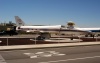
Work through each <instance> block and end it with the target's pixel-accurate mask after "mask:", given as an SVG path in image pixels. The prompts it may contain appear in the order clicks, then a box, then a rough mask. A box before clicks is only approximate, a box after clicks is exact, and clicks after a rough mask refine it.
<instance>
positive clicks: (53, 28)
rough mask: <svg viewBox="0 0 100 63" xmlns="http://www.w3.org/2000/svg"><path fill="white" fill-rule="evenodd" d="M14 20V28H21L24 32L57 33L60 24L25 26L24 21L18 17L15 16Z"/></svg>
mask: <svg viewBox="0 0 100 63" xmlns="http://www.w3.org/2000/svg"><path fill="white" fill-rule="evenodd" d="M15 21H16V24H17V27H16V30H22V31H26V32H49V33H58V32H59V29H60V28H61V25H52V26H25V23H24V22H23V21H22V20H21V19H20V18H19V17H18V16H15Z"/></svg>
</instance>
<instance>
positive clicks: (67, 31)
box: [15, 16, 100, 36]
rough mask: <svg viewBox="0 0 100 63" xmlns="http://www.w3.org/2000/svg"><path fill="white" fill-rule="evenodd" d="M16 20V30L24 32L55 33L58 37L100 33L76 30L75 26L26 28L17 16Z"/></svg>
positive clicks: (96, 29)
mask: <svg viewBox="0 0 100 63" xmlns="http://www.w3.org/2000/svg"><path fill="white" fill-rule="evenodd" d="M15 20H16V23H17V27H16V30H22V31H26V32H42V33H43V32H49V33H55V34H58V35H65V36H67V35H69V36H73V35H77V36H78V35H86V36H88V35H91V36H92V35H93V34H95V35H98V33H97V32H100V28H76V27H74V26H68V27H62V26H61V25H53V26H25V23H24V22H23V21H22V20H21V19H20V18H19V17H18V16H15Z"/></svg>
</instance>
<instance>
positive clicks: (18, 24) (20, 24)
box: [15, 16, 25, 26]
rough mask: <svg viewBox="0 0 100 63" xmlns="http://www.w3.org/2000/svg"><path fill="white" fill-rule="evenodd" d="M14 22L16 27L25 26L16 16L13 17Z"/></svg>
mask: <svg viewBox="0 0 100 63" xmlns="http://www.w3.org/2000/svg"><path fill="white" fill-rule="evenodd" d="M15 21H16V25H17V26H24V25H25V23H24V22H23V21H22V20H21V18H19V17H18V16H15Z"/></svg>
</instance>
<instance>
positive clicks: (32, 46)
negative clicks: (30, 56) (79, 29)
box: [0, 41, 100, 50]
mask: <svg viewBox="0 0 100 63" xmlns="http://www.w3.org/2000/svg"><path fill="white" fill-rule="evenodd" d="M86 45H100V41H99V42H76V43H56V44H32V45H13V46H0V50H12V49H29V48H31V49H33V48H50V47H72V46H86Z"/></svg>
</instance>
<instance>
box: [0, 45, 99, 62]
mask: <svg viewBox="0 0 100 63" xmlns="http://www.w3.org/2000/svg"><path fill="white" fill-rule="evenodd" d="M0 63H100V46H99V45H94V46H78V47H58V48H43V49H25V50H8V51H0Z"/></svg>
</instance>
